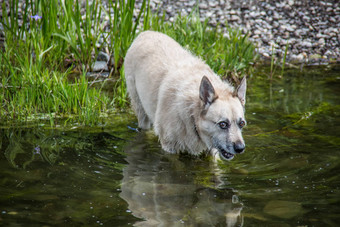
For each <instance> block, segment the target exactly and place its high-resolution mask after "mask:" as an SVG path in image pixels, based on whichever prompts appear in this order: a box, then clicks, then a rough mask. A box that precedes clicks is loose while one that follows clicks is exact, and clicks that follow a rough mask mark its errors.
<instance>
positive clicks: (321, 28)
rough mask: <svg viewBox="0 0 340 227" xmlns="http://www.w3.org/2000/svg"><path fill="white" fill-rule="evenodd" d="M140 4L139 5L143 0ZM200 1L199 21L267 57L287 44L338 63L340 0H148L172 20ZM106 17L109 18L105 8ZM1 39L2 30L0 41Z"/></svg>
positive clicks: (314, 59) (297, 54)
mask: <svg viewBox="0 0 340 227" xmlns="http://www.w3.org/2000/svg"><path fill="white" fill-rule="evenodd" d="M136 2H137V3H136V8H137V9H138V8H140V6H141V2H142V1H141V0H136ZM0 3H2V0H0ZM83 3H84V2H83ZM103 3H104V5H105V1H103ZM197 3H198V8H199V12H200V17H201V20H205V19H206V18H208V21H209V24H210V25H211V26H216V25H217V24H220V25H221V26H222V27H224V28H225V27H226V26H227V25H228V26H231V27H233V28H239V29H241V30H242V32H243V33H244V34H246V33H248V34H249V37H250V40H252V41H253V42H254V43H255V44H256V45H257V51H258V53H259V54H260V56H262V57H263V58H264V59H270V56H271V53H272V46H274V52H275V54H276V56H278V57H280V58H282V57H283V55H284V50H285V47H286V44H287V43H288V45H289V46H288V55H287V61H290V62H291V63H308V64H324V63H329V62H336V63H340V2H339V0H323V1H319V0H280V1H279V0H275V1H270V0H176V1H175V0H165V1H161V0H150V7H151V9H152V11H153V12H158V14H160V15H163V13H164V14H165V19H166V20H167V21H173V20H174V19H175V18H176V16H177V15H179V14H181V15H188V14H190V13H191V12H192V11H193V10H195V9H196V6H197ZM82 6H83V7H85V6H84V4H82ZM20 10H21V9H19V11H20ZM84 12H85V11H84ZM136 13H137V12H136ZM1 16H2V10H1V9H0V17H1ZM102 18H103V20H104V21H105V20H107V17H106V16H105V14H104V12H103V15H102ZM21 19H22V18H20V20H21ZM107 23H108V22H107ZM1 30H3V27H2V24H1V23H0V31H1ZM3 41H4V37H3V36H2V34H0V44H1V43H3Z"/></svg>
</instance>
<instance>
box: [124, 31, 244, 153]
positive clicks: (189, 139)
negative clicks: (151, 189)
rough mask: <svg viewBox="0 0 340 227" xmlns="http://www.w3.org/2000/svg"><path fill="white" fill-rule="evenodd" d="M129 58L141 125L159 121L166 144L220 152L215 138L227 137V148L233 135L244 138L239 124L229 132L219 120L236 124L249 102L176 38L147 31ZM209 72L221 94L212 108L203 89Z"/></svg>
mask: <svg viewBox="0 0 340 227" xmlns="http://www.w3.org/2000/svg"><path fill="white" fill-rule="evenodd" d="M124 64H125V65H124V67H125V77H126V83H127V90H128V93H129V96H130V99H131V103H132V107H133V109H134V111H135V113H136V115H137V118H138V124H139V127H141V128H143V129H149V128H151V127H152V126H153V127H154V131H155V133H156V135H158V137H159V139H160V142H161V145H162V148H163V149H164V150H166V151H168V152H179V151H187V152H189V153H191V154H196V155H197V154H200V153H201V152H202V151H204V150H212V154H213V155H214V156H215V157H217V156H218V151H217V150H216V149H215V150H214V149H212V148H214V147H215V143H217V142H215V141H223V142H221V143H224V140H226V144H223V145H221V146H223V147H225V149H227V147H228V146H230V143H231V142H233V141H236V140H237V141H241V142H243V138H242V135H241V130H239V128H238V127H234V124H232V126H231V128H230V130H229V132H228V135H226V136H225V135H224V134H223V132H221V131H220V128H218V127H217V126H216V123H217V122H219V121H220V120H223V119H224V118H228V119H231V121H232V122H234V121H235V124H237V123H236V121H237V120H238V119H239V118H244V113H243V105H242V104H241V102H240V99H239V98H238V97H235V95H234V94H235V93H234V88H233V87H232V86H231V85H230V84H228V83H226V82H223V81H222V80H221V79H220V77H219V76H217V75H216V74H215V73H214V72H213V71H212V70H211V69H210V67H209V66H208V65H207V64H205V63H204V62H203V61H202V60H201V59H199V58H197V57H195V56H193V55H192V54H191V53H190V52H189V51H187V50H185V49H184V48H182V47H181V46H180V45H179V44H178V43H177V42H176V41H174V40H173V39H172V38H170V37H168V36H166V35H164V34H162V33H158V32H152V31H146V32H143V33H141V34H140V35H139V36H138V37H137V38H136V39H135V41H134V42H133V43H132V45H131V47H130V48H129V50H128V52H127V54H126V58H125V63H124ZM203 76H206V77H207V78H208V79H209V81H210V82H211V84H212V85H213V87H214V90H215V94H216V97H218V98H217V99H216V101H214V103H213V104H211V106H209V108H206V107H204V103H203V102H202V100H201V99H200V94H199V89H200V83H201V80H202V77H203ZM244 96H245V95H244ZM243 104H244V103H243ZM203 112H204V114H203ZM236 126H237V125H236ZM219 137H220V138H219Z"/></svg>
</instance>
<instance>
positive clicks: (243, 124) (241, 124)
mask: <svg viewBox="0 0 340 227" xmlns="http://www.w3.org/2000/svg"><path fill="white" fill-rule="evenodd" d="M238 125H239V126H240V128H243V127H244V126H245V125H246V122H245V121H240V123H238Z"/></svg>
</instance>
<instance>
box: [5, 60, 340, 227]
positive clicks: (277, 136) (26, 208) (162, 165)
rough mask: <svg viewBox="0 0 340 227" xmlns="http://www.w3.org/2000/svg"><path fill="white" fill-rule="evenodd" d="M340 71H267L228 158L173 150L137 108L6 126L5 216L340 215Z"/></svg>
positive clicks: (122, 219)
mask: <svg viewBox="0 0 340 227" xmlns="http://www.w3.org/2000/svg"><path fill="white" fill-rule="evenodd" d="M339 70H340V69H339V67H338V66H337V67H333V68H310V69H305V70H304V71H303V72H299V71H297V70H292V71H287V73H286V75H285V76H284V78H282V79H274V80H273V81H272V83H270V82H269V80H268V78H267V76H266V75H267V74H268V73H267V71H268V70H267V69H263V71H262V70H260V71H259V72H258V73H257V75H256V76H253V77H252V78H250V80H249V82H248V85H249V86H248V97H247V108H246V109H247V114H246V117H247V120H248V126H247V128H246V129H245V130H244V137H245V140H246V144H247V148H246V152H245V153H244V154H242V155H238V156H237V157H236V158H234V159H233V160H232V161H231V162H226V163H223V164H220V165H219V166H215V165H214V164H213V163H212V162H211V161H209V158H207V157H200V158H194V157H191V156H188V155H171V154H166V153H165V152H163V151H162V150H161V149H160V145H159V143H158V141H157V138H155V136H153V134H152V133H150V132H148V133H138V132H136V131H134V130H133V129H132V128H133V127H136V118H135V117H134V115H133V114H132V113H120V114H116V115H114V116H112V117H110V118H108V119H107V120H105V122H103V125H102V126H100V127H91V128H85V127H77V126H71V127H68V128H65V127H57V128H54V129H51V128H49V127H43V126H39V127H37V126H35V125H27V124H26V125H20V126H11V127H9V126H1V128H0V151H1V155H0V225H2V226H52V225H65V226H69V225H71V226H83V225H87V226H96V225H105V226H127V225H137V226H159V225H161V226H338V224H339V221H340V216H339V215H340V189H339V187H340V177H339V172H340V120H339V116H340V98H339V97H340V71H339ZM41 123H42V122H40V123H39V124H41Z"/></svg>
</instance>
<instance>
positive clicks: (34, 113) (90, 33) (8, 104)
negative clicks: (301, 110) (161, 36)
mask: <svg viewBox="0 0 340 227" xmlns="http://www.w3.org/2000/svg"><path fill="white" fill-rule="evenodd" d="M109 2H110V3H108V4H105V5H104V3H102V1H98V0H94V1H91V4H90V2H89V1H80V0H79V1H78V0H75V1H63V0H48V1H33V0H26V1H18V0H11V1H8V2H7V1H6V2H5V1H4V2H3V3H2V6H1V7H2V18H1V24H2V26H3V28H4V30H3V31H1V32H2V33H3V36H4V42H3V43H1V47H0V48H1V49H2V50H1V52H0V77H1V79H0V121H1V122H21V121H27V120H39V119H41V118H43V119H49V120H50V122H51V124H52V125H53V124H56V121H58V120H59V119H70V121H72V122H78V123H81V124H89V125H91V124H96V123H97V122H98V121H99V119H100V118H101V117H103V116H105V114H106V113H107V112H110V111H112V110H114V108H124V107H126V106H127V103H128V101H127V96H126V88H125V80H124V69H123V66H122V63H123V60H124V56H125V54H126V51H127V49H128V47H129V46H130V44H131V42H132V41H133V39H134V38H135V37H136V35H138V32H140V31H142V30H149V29H151V30H156V31H161V32H163V33H166V34H168V35H170V36H171V37H173V38H175V39H176V40H177V41H178V42H180V43H181V44H182V45H183V46H185V47H186V48H188V49H190V50H191V51H192V52H194V53H195V54H197V55H199V56H201V57H202V58H203V59H206V61H207V63H208V64H209V65H210V66H211V67H212V68H213V69H214V70H215V72H217V73H218V74H220V75H221V76H233V77H238V76H240V75H242V74H248V73H249V72H250V70H251V63H252V62H253V61H254V59H255V53H254V46H253V45H252V44H251V43H250V42H249V41H248V40H247V36H244V35H242V34H241V33H240V32H239V31H237V30H232V29H228V33H227V35H223V33H222V32H220V29H221V28H219V27H216V28H213V27H209V26H208V24H207V21H205V22H202V21H200V19H199V15H198V14H195V13H193V14H192V15H189V16H186V17H181V16H179V17H177V19H176V20H175V21H174V22H172V23H170V22H165V21H164V18H162V17H159V16H157V15H155V14H152V13H151V11H150V8H149V7H148V2H147V1H143V4H142V7H141V9H140V10H136V9H135V8H134V7H135V1H127V3H126V1H124V0H119V1H115V2H114V3H113V2H112V1H109ZM22 3H23V4H22ZM5 12H6V13H5ZM134 12H135V13H134ZM100 50H108V51H109V53H108V54H109V55H110V56H111V59H112V62H113V64H112V66H111V69H110V76H109V78H111V79H114V80H115V81H116V85H115V86H113V87H112V90H111V91H110V93H111V94H109V93H107V92H104V91H103V90H102V89H101V88H92V86H91V85H92V83H91V82H89V81H88V79H87V77H86V72H88V71H91V68H92V64H93V62H94V61H95V59H96V57H97V54H98V52H99V51H100ZM74 73H77V74H78V75H79V76H78V77H77V79H76V80H70V79H69V75H70V74H74ZM104 83H105V81H103V84H104ZM112 94H113V97H112Z"/></svg>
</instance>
